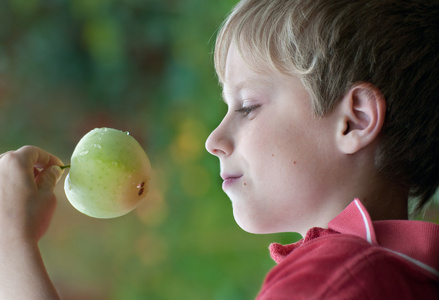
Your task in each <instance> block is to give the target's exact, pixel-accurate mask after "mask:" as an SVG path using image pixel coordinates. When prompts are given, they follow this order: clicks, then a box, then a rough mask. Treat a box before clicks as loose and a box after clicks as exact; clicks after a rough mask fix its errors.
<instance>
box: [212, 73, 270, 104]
mask: <svg viewBox="0 0 439 300" xmlns="http://www.w3.org/2000/svg"><path fill="white" fill-rule="evenodd" d="M225 85H226V84H225V83H223V85H222V92H221V96H222V100H223V101H224V102H225V103H226V104H227V100H226V94H233V93H237V92H239V91H241V90H243V89H246V88H247V89H255V87H258V88H260V87H266V86H269V85H271V82H270V80H268V79H265V78H249V79H245V80H242V81H240V82H238V84H236V86H234V87H233V88H232V89H231V91H230V92H228V93H226V92H225V89H224V87H225Z"/></svg>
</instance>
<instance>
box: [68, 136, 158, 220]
mask: <svg viewBox="0 0 439 300" xmlns="http://www.w3.org/2000/svg"><path fill="white" fill-rule="evenodd" d="M150 179H151V164H150V162H149V159H148V156H147V155H146V153H145V151H144V150H143V148H142V147H141V146H140V144H139V143H138V142H137V141H136V139H134V138H133V137H132V136H130V135H129V133H127V132H123V131H120V130H116V129H112V128H95V129H93V130H92V131H90V132H88V133H87V134H86V135H84V136H83V137H82V139H81V140H80V141H79V143H78V144H77V145H76V148H75V150H74V151H73V154H72V158H71V161H70V170H69V174H68V175H67V177H66V180H65V182H64V190H65V193H66V196H67V199H68V200H69V201H70V203H71V204H72V205H73V206H74V207H75V208H76V209H77V210H79V211H80V212H82V213H84V214H86V215H88V216H90V217H95V218H115V217H119V216H122V215H125V214H127V213H129V212H130V211H132V210H133V209H135V208H136V207H137V206H138V205H139V204H140V203H141V202H142V201H143V200H144V199H145V197H146V195H147V192H148V187H149V182H150Z"/></svg>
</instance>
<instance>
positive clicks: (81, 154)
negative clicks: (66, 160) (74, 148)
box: [79, 150, 88, 156]
mask: <svg viewBox="0 0 439 300" xmlns="http://www.w3.org/2000/svg"><path fill="white" fill-rule="evenodd" d="M86 154H88V150H84V151H82V152H80V153H79V156H84V155H86Z"/></svg>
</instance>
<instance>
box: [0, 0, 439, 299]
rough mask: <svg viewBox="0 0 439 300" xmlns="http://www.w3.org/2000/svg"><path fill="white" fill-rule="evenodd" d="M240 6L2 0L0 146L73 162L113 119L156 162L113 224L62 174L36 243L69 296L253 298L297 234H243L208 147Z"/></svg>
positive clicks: (164, 0)
mask: <svg viewBox="0 0 439 300" xmlns="http://www.w3.org/2000/svg"><path fill="white" fill-rule="evenodd" d="M235 3H236V0H221V1H206V0H71V1H68V0H3V1H0V151H1V152H4V151H7V150H11V149H15V148H18V147H20V146H22V145H24V144H33V145H37V146H40V147H42V148H44V149H46V150H48V151H49V152H52V153H54V154H55V155H57V156H59V157H60V158H61V159H63V160H64V161H65V162H66V163H68V162H69V158H70V155H71V153H72V152H73V149H74V147H75V145H76V143H77V142H78V141H79V139H80V138H81V137H82V136H83V135H84V134H85V133H86V132H88V131H89V130H91V129H93V128H95V127H113V128H117V129H121V130H124V131H129V132H130V134H131V135H132V136H134V137H135V138H136V139H137V140H138V141H139V142H140V143H141V144H142V146H143V147H144V148H145V150H146V152H147V153H148V155H149V157H150V160H151V163H152V166H153V169H154V175H153V180H152V182H151V188H150V192H149V194H148V199H147V201H145V202H144V203H143V204H142V205H141V206H140V207H139V208H138V209H136V210H135V211H134V212H132V213H130V214H128V215H126V216H123V217H121V218H117V219H111V220H97V219H92V218H89V217H87V216H85V215H82V214H81V213H79V212H77V211H76V210H75V209H74V208H73V207H72V206H70V204H69V203H68V202H67V200H66V198H65V195H64V191H63V183H62V182H60V184H59V185H58V190H57V195H58V200H59V201H58V209H57V211H56V214H55V216H54V220H53V223H52V226H51V228H50V230H49V232H48V233H47V234H46V236H45V237H44V238H43V239H42V241H41V243H40V244H41V248H42V253H43V257H44V260H45V262H46V265H47V268H48V271H49V273H50V275H51V278H52V279H53V281H54V283H55V285H56V286H57V288H58V290H59V292H60V294H61V295H62V296H63V298H64V299H67V300H72V299H75V300H76V299H81V300H86V299H94V300H100V299H113V300H116V299H117V300H131V299H227V300H233V299H252V298H254V297H255V295H256V294H257V292H258V290H259V288H260V286H261V283H262V280H263V278H264V276H265V274H266V272H267V271H268V270H269V269H270V268H271V267H272V266H273V265H274V262H273V261H272V260H271V258H270V257H269V254H268V249H267V247H268V245H269V243H270V242H274V241H275V242H280V243H291V242H294V241H296V240H297V239H298V236H297V235H295V234H277V235H251V234H248V233H246V232H244V231H242V230H241V229H240V228H239V227H238V226H237V225H236V224H235V222H234V220H233V216H232V211H231V205H230V203H229V200H228V199H227V197H226V196H225V194H224V193H223V192H222V191H221V180H220V178H219V166H218V161H217V159H216V158H214V157H212V156H210V155H209V154H208V153H207V152H206V151H205V149H204V141H205V140H206V138H207V136H208V135H209V133H210V131H211V130H213V129H214V128H215V126H216V125H217V124H218V123H219V122H220V120H221V117H222V116H223V114H224V113H225V109H226V108H225V105H224V104H223V103H222V102H221V101H220V94H221V91H220V88H219V86H218V83H217V80H216V76H215V72H214V68H213V61H212V50H213V44H214V41H215V36H216V31H217V29H218V27H219V26H220V24H221V22H222V21H223V19H224V18H225V16H226V14H227V13H228V12H229V10H230V9H231V8H232V7H233V5H234V4H235ZM425 218H426V219H430V220H437V212H436V208H435V207H432V209H430V212H429V213H428V215H426V216H425Z"/></svg>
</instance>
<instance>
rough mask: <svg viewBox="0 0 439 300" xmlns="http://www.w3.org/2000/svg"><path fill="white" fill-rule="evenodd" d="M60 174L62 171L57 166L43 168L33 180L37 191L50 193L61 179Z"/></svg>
mask: <svg viewBox="0 0 439 300" xmlns="http://www.w3.org/2000/svg"><path fill="white" fill-rule="evenodd" d="M62 174H63V170H61V168H60V167H59V166H57V165H51V166H49V167H47V168H45V169H44V170H42V171H41V172H40V173H39V174H38V175H37V177H36V178H35V183H36V185H37V188H38V190H39V191H48V192H52V191H53V190H54V189H55V186H56V184H57V183H58V181H59V180H60V179H61V176H62Z"/></svg>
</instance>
